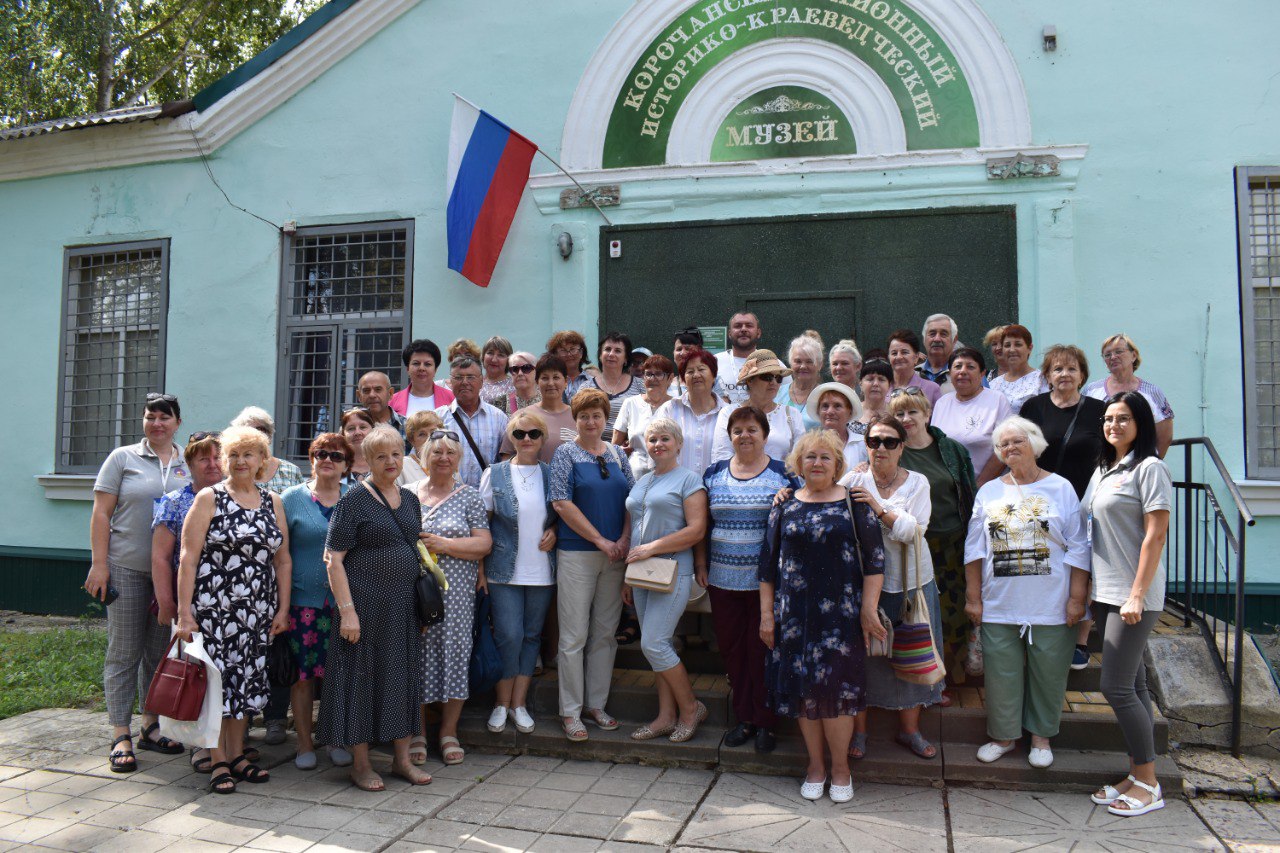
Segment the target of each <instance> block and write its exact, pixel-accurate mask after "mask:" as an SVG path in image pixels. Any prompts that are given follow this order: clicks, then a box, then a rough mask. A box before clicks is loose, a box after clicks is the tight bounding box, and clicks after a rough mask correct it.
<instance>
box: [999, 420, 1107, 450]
mask: <svg viewBox="0 0 1280 853" xmlns="http://www.w3.org/2000/svg"><path fill="white" fill-rule="evenodd" d="M1103 420H1106V418H1103ZM1026 443H1027V440H1026V439H1025V438H1023V437H1022V436H1018V437H1016V438H1009V439H1005V440H1004V441H1002V442H1000V443H999V444H997V445H996V449H997V450H1010V449H1012V448H1014V447H1020V446H1021V445H1024V444H1026Z"/></svg>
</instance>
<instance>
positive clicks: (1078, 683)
mask: <svg viewBox="0 0 1280 853" xmlns="http://www.w3.org/2000/svg"><path fill="white" fill-rule="evenodd" d="M962 674H963V675H964V681H963V682H959V676H960V675H962ZM951 675H955V676H956V680H957V681H958V682H959V683H958V685H957V686H959V687H985V686H986V683H987V681H986V676H985V675H969V674H967V673H948V677H950V676H951ZM1101 689H1102V652H1090V653H1089V665H1088V666H1087V667H1085V668H1084V669H1073V670H1071V671H1070V672H1069V673H1067V692H1069V693H1071V692H1075V693H1097V692H1098V691H1099V690H1101ZM1082 701H1083V700H1082Z"/></svg>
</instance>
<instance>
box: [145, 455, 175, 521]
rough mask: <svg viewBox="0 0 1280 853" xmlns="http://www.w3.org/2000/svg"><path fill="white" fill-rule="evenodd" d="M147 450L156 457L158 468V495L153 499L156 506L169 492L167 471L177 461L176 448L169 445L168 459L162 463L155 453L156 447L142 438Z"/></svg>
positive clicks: (171, 468)
mask: <svg viewBox="0 0 1280 853" xmlns="http://www.w3.org/2000/svg"><path fill="white" fill-rule="evenodd" d="M144 442H145V443H146V445H147V450H150V451H151V452H152V453H153V454H155V457H156V467H157V468H159V469H160V497H158V498H155V499H154V503H155V505H156V506H159V505H160V501H162V500H164V496H165V495H167V494H169V472H170V471H172V470H173V465H174V463H175V462H177V461H178V449H177V448H176V447H174V446H173V445H170V446H169V461H168V462H167V463H162V462H161V461H160V454H159V453H156V449H155V448H154V447H152V446H151V442H150V441H147V440H145V439H144Z"/></svg>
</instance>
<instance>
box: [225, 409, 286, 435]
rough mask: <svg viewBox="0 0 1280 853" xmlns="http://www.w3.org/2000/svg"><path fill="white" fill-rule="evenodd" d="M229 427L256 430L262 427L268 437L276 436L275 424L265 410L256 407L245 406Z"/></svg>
mask: <svg viewBox="0 0 1280 853" xmlns="http://www.w3.org/2000/svg"><path fill="white" fill-rule="evenodd" d="M230 425H231V426H247V427H253V428H254V429H257V428H258V427H263V428H264V431H265V432H266V434H267V436H268V437H272V436H274V435H275V434H276V422H275V420H273V419H272V417H271V414H270V413H269V412H267V410H266V409H263V408H260V407H258V406H245V407H244V408H243V409H241V410H240V414H238V415H236V416H235V418H234V419H232V421H231V424H230Z"/></svg>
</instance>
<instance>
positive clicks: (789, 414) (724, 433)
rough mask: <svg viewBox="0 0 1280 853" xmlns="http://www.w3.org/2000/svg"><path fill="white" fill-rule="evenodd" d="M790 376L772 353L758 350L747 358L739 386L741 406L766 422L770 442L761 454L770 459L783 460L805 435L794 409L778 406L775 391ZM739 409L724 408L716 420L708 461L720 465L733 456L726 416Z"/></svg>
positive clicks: (798, 414)
mask: <svg viewBox="0 0 1280 853" xmlns="http://www.w3.org/2000/svg"><path fill="white" fill-rule="evenodd" d="M790 375H791V368H789V367H787V366H786V365H784V364H783V363H782V361H781V360H779V358H778V357H777V356H776V355H774V354H773V351H772V350H767V349H758V350H756V351H755V352H753V353H751V355H749V356H747V360H746V363H744V364H743V365H742V371H741V372H740V373H739V374H738V384H739V385H745V386H746V389H747V399H746V400H745V401H744V402H743V403H742V404H741V405H743V406H754V407H755V408H757V409H759V410H760V411H761V412H764V416H765V417H766V418H767V419H768V421H769V438H768V440H767V441H766V442H765V445H764V450H765V453H766V454H768V455H769V456H770V457H771V458H773V459H786V458H787V454H788V453H790V452H791V448H792V447H794V446H795V443H796V440H797V439H798V438H800V436H802V435H804V422H803V421H802V420H801V418H800V412H799V411H798V410H796V409H795V408H793V407H791V406H788V405H785V404H782V403H778V402H777V400H776V398H777V396H778V389H779V388H781V387H782V380H783V379H785V378H787V377H788V376H790ZM737 408H738V406H732V405H730V406H725V407H724V408H723V409H721V410H720V414H718V415H717V416H716V427H715V437H714V438H713V439H712V443H711V461H712V462H719V461H720V460H721V459H729V458H730V457H732V456H733V445H732V444H731V443H730V441H729V415H730V414H732V413H733V411H734V409H737Z"/></svg>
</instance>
